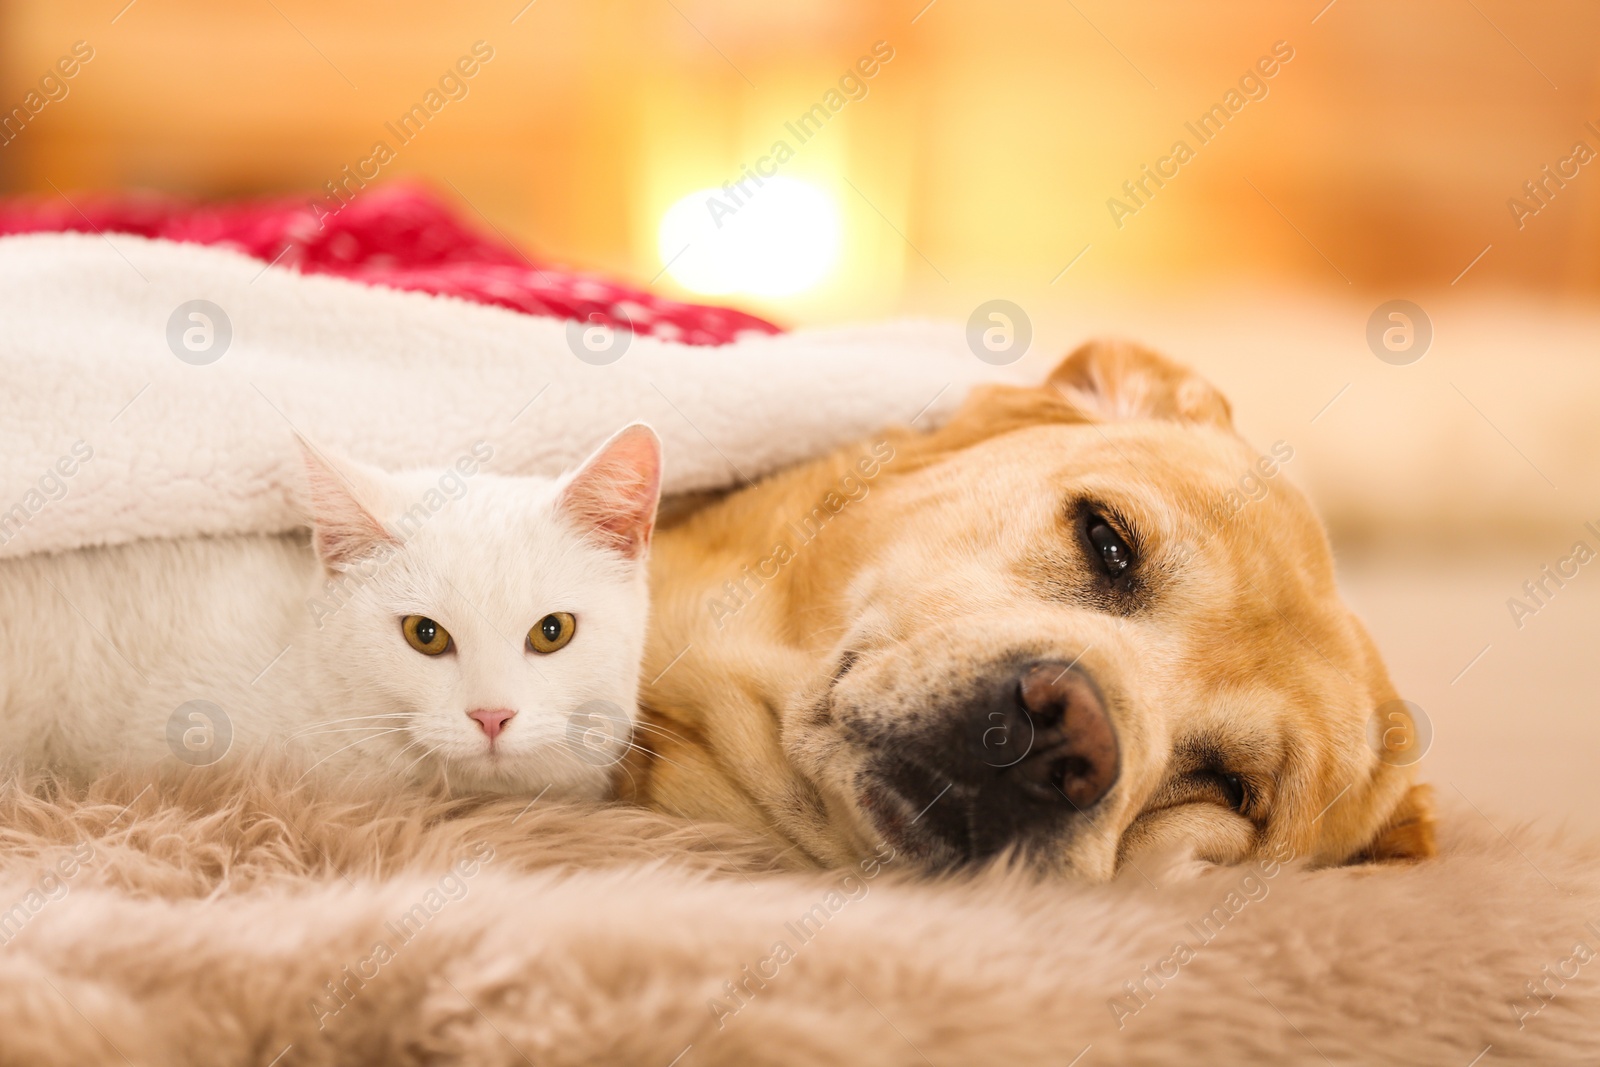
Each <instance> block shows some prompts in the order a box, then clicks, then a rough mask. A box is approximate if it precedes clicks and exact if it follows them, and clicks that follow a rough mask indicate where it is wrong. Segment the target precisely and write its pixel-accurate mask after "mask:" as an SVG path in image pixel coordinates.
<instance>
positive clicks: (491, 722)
mask: <svg viewBox="0 0 1600 1067" xmlns="http://www.w3.org/2000/svg"><path fill="white" fill-rule="evenodd" d="M516 715H517V713H516V712H514V711H512V710H511V709H510V708H474V709H473V710H472V711H469V712H467V718H469V719H475V720H477V723H478V726H479V727H480V728H481V729H482V730H483V732H484V733H485V734H487V735H488V737H489V740H491V741H493V740H494V739H495V738H497V737H499V736H500V732H501V731H502V730H504V729H505V728H506V723H508V722H510V721H511V720H512V719H514V718H516Z"/></svg>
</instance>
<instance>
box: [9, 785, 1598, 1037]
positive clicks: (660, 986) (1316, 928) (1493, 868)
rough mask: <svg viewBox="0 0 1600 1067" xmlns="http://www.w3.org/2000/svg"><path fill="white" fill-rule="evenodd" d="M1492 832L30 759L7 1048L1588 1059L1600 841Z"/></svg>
mask: <svg viewBox="0 0 1600 1067" xmlns="http://www.w3.org/2000/svg"><path fill="white" fill-rule="evenodd" d="M1500 830H1504V831H1505V834H1506V836H1502V835H1501V833H1500ZM1500 830H1497V829H1495V828H1494V827H1492V826H1491V825H1490V824H1489V822H1488V821H1487V820H1486V819H1485V818H1484V817H1483V816H1481V815H1480V814H1478V813H1477V812H1475V811H1474V810H1473V809H1471V808H1470V807H1466V806H1462V807H1461V809H1460V810H1454V809H1451V808H1449V807H1448V805H1447V806H1446V821H1445V833H1444V840H1443V855H1442V856H1441V857H1440V858H1439V859H1437V860H1434V861H1431V862H1428V863H1425V864H1422V865H1419V866H1415V867H1391V868H1386V869H1373V868H1345V869H1339V870H1324V871H1305V870H1299V869H1293V868H1291V867H1288V866H1284V867H1274V866H1271V865H1268V866H1267V867H1265V868H1262V867H1248V868H1235V869H1222V870H1208V871H1204V872H1202V873H1199V874H1198V875H1197V876H1194V877H1185V878H1184V879H1181V880H1174V878H1173V875H1174V874H1175V873H1176V872H1174V871H1172V870H1168V871H1165V872H1163V871H1158V870H1156V869H1154V868H1153V867H1151V866H1146V868H1145V870H1144V871H1143V872H1142V873H1139V872H1130V873H1129V875H1127V876H1125V877H1123V878H1121V879H1119V880H1118V881H1117V882H1115V883H1113V884H1111V885H1108V886H1100V887H1083V886H1072V885H1065V884H1060V883H1039V882H1036V881H1034V880H1033V879H1031V878H1030V877H1027V876H1025V875H1023V874H1020V873H1018V872H1015V871H1011V872H1007V871H990V872H986V873H984V874H981V875H977V876H969V877H965V878H962V879H958V880H951V881H946V882H943V883H939V884H929V883H926V882H923V883H916V882H912V881H908V880H906V879H904V878H903V877H902V876H901V874H900V872H897V871H896V869H895V863H894V860H893V859H892V858H890V859H880V860H872V859H869V860H867V861H866V862H865V863H863V864H862V865H861V866H860V867H858V868H856V869H853V870H851V871H847V872H837V871H836V872H800V871H792V870H785V869H783V861H784V857H782V856H779V855H774V854H773V853H772V852H771V851H770V850H769V849H767V848H766V847H764V846H763V845H761V844H760V843H759V842H755V841H752V840H749V839H747V838H743V837H741V836H740V835H739V834H738V833H736V832H734V831H732V830H729V829H726V828H718V827H711V826H695V825H690V824H685V823H679V822H673V821H669V820H666V819H663V818H658V817H656V816H653V815H650V814H648V813H644V812H639V811H634V810H628V809H622V808H608V809H589V810H580V809H573V808H566V807H552V806H547V805H543V804H533V805H531V806H530V805H527V804H526V802H525V801H522V800H497V801H491V802H481V801H480V802H455V803H451V802H445V801H437V800H424V799H419V798H386V799H372V798H362V797H359V796H355V795H349V796H328V795H322V796H318V795H313V794H312V793H310V792H308V791H304V790H302V791H293V790H291V789H289V788H287V787H285V786H284V785H283V784H282V783H281V782H277V781H274V780H273V778H272V776H271V775H266V774H262V773H256V774H254V775H252V776H250V777H248V778H246V777H239V776H233V777H217V776H212V777H206V776H204V775H197V776H195V777H193V778H191V779H189V780H188V781H187V782H185V783H182V784H177V785H171V786H162V787H160V788H152V789H149V790H147V791H144V792H142V793H141V792H140V790H139V789H138V788H136V787H134V786H129V785H121V784H117V783H106V784H102V785H101V786H99V787H97V788H96V789H94V790H91V791H88V792H80V791H68V790H64V789H62V788H60V787H55V786H50V785H48V784H43V785H41V784H39V783H29V784H12V785H11V786H9V787H6V788H5V789H4V790H3V793H0V1064H6V1065H11V1064H15V1065H18V1067H22V1065H27V1067H40V1065H52V1064H62V1065H68V1064H71V1065H81V1064H101V1063H105V1064H126V1063H132V1064H139V1065H145V1064H150V1065H157V1064H159V1065H179V1064H259V1065H266V1064H275V1065H278V1067H291V1065H304V1064H359V1063H374V1064H376V1063H382V1064H419V1065H420V1064H455V1063H463V1064H475V1065H476V1064H482V1065H500V1064H504V1065H520V1064H537V1065H540V1067H543V1065H547V1064H642V1065H648V1067H669V1065H676V1067H700V1065H706V1064H752V1063H762V1064H811V1063H863V1064H905V1065H907V1067H925V1065H929V1064H936V1065H940V1067H943V1065H955V1064H982V1063H1006V1064H1011V1063H1029V1064H1032V1063H1038V1064H1054V1065H1057V1067H1066V1065H1068V1064H1075V1065H1077V1067H1095V1065H1099V1064H1114V1063H1116V1064H1120V1063H1183V1064H1192V1063H1208V1064H1209V1063H1293V1064H1299V1063H1305V1064H1322V1063H1380V1064H1390V1063H1393V1064H1415V1063H1430V1064H1435V1063H1436V1064H1451V1065H1457V1067H1467V1065H1468V1064H1475V1065H1481V1067H1493V1065H1496V1064H1504V1063H1539V1064H1555V1063H1572V1064H1580V1063H1582V1064H1593V1063H1596V1062H1600V959H1597V958H1596V956H1595V954H1596V951H1600V854H1597V849H1596V846H1595V844H1594V843H1593V842H1582V841H1577V840H1572V839H1563V838H1562V837H1561V836H1560V835H1559V834H1554V833H1550V832H1534V831H1530V830H1526V829H1516V828H1512V827H1501V828H1500ZM1163 882H1170V883H1171V884H1167V885H1164V886H1163V885H1160V884H1158V883H1163ZM1591 924H1593V925H1591ZM1180 945H1181V946H1182V947H1181V948H1180ZM1475 1057H1477V1058H1476V1059H1475Z"/></svg>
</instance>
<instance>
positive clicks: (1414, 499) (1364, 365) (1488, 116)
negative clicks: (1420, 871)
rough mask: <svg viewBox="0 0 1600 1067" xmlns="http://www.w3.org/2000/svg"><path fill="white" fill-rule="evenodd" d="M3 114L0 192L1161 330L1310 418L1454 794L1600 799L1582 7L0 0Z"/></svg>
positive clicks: (1312, 436)
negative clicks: (423, 115)
mask: <svg viewBox="0 0 1600 1067" xmlns="http://www.w3.org/2000/svg"><path fill="white" fill-rule="evenodd" d="M79 42H83V43H82V44H81V45H80V44H79ZM75 49H76V51H75ZM85 50H88V51H90V52H92V57H91V58H88V59H83V53H84V51H85ZM69 56H76V57H77V59H78V60H80V62H78V63H77V64H76V72H75V73H74V74H73V75H72V76H71V77H70V78H63V79H59V80H58V81H52V82H50V83H49V84H48V85H46V86H44V89H48V90H49V91H48V92H47V93H44V95H45V96H46V97H48V100H47V103H46V104H45V105H44V106H42V107H40V108H39V109H38V110H37V111H36V112H35V111H32V110H29V109H28V107H27V106H25V101H26V100H27V99H28V97H29V94H30V93H36V92H42V89H41V79H43V78H44V77H46V76H47V75H50V74H51V72H52V71H55V70H58V69H64V68H58V66H57V64H58V61H60V60H61V59H63V57H69ZM469 56H471V57H474V58H475V62H474V63H472V64H469V65H472V66H474V67H475V72H474V73H473V74H472V75H471V76H470V77H467V76H455V75H452V71H453V70H458V69H464V68H457V66H456V65H457V63H458V61H459V60H461V59H462V58H463V57H469ZM486 57H487V58H486ZM447 77H449V78H450V79H451V80H449V81H443V80H442V79H445V78H447ZM429 92H438V93H439V94H440V97H442V98H443V99H444V104H443V105H442V106H441V107H439V108H437V109H434V110H433V111H431V112H430V117H429V118H428V121H427V122H426V125H425V127H424V128H423V129H421V130H420V132H419V131H416V130H414V129H413V128H411V127H407V126H405V116H407V115H408V114H411V113H412V109H413V107H414V106H416V105H418V104H419V103H422V102H424V101H425V98H426V94H428V93H429ZM440 97H436V98H435V99H436V100H437V99H439V98H440ZM33 99H34V100H38V99H40V96H38V95H36V96H34V97H33ZM0 108H3V109H4V114H5V115H7V116H10V118H6V119H0V142H3V143H0V192H3V193H8V194H30V195H36V196H42V197H50V198H56V197H59V198H75V197H76V195H77V194H79V193H85V194H89V193H93V192H97V191H99V192H103V191H113V190H129V189H140V190H152V191H157V192H162V193H171V194H181V195H185V196H194V197H202V198H227V197H238V196H252V195H260V194H272V195H291V196H298V197H303V198H305V199H306V200H308V201H317V202H321V203H324V204H326V205H328V206H329V207H332V206H336V205H335V200H334V199H333V197H334V196H336V195H338V189H339V188H343V189H345V190H349V189H351V188H353V186H352V185H350V184H348V182H349V179H348V174H349V173H351V171H350V170H347V168H353V169H355V170H356V171H357V172H359V171H361V169H362V168H367V169H366V173H368V174H371V173H372V169H371V168H373V167H376V168H377V171H378V176H377V178H376V179H374V180H376V181H379V182H383V181H393V180H395V179H402V178H404V179H411V180H415V181H420V182H423V183H426V184H428V185H429V186H430V187H431V188H433V189H435V190H436V191H437V192H439V193H440V194H441V195H442V196H444V197H445V198H446V199H447V200H449V201H451V202H452V203H454V204H456V205H457V208H458V210H459V211H460V212H461V214H462V216H463V217H464V218H467V219H468V220H469V221H471V222H472V224H473V225H478V226H482V227H484V228H485V229H488V230H494V231H498V232H499V233H500V234H501V235H503V236H504V237H506V238H508V239H510V240H512V241H515V242H516V243H518V244H520V245H521V246H522V247H523V248H524V249H526V250H528V252H529V253H530V254H533V255H535V256H538V257H543V258H544V259H547V260H550V261H554V262H559V263H563V264H567V265H571V266H576V267H581V268H585V269H592V270H597V271H601V272H605V273H609V274H611V275H614V276H617V277H620V278H623V279H626V280H628V281H631V282H634V283H637V284H641V285H646V286H649V287H651V288H653V289H656V290H658V291H661V292H663V293H666V294H668V295H674V296H678V297H682V298H684V299H697V300H708V301H715V302H726V303H730V304H734V305H737V306H740V307H742V308H745V309H747V310H750V311H753V312H756V313H758V314H761V315H764V316H766V317H769V318H771V319H773V320H775V321H777V322H780V323H782V324H783V325H785V326H790V327H805V326H820V325H827V324H831V323H839V322H848V321H859V320H863V319H879V318H885V317H893V316H905V315H916V316H934V317H942V318H949V319H954V320H957V321H967V320H968V319H969V318H970V317H971V316H973V315H974V314H975V313H980V314H987V313H986V312H981V311H980V306H981V305H985V303H986V302H988V301H992V300H997V299H1000V300H1006V301H1010V302H1011V303H1012V304H1013V305H1014V306H1015V311H1014V312H1011V313H1008V314H1010V315H1011V316H1012V317H1013V318H1018V317H1020V319H1022V320H1026V323H1027V326H1028V328H1029V330H1030V331H1031V341H1030V343H1029V345H1028V346H1027V351H1026V353H1025V354H1024V355H1022V357H1021V358H1022V359H1023V360H1024V361H1025V362H1024V363H1023V364H1022V366H1023V368H1025V369H1031V368H1032V367H1033V366H1034V365H1035V364H1036V365H1037V367H1038V370H1039V371H1040V372H1041V373H1042V371H1043V370H1044V369H1045V368H1046V367H1047V366H1048V365H1050V364H1051V363H1052V362H1053V361H1054V360H1055V359H1056V358H1058V357H1059V356H1060V354H1061V353H1063V352H1064V351H1066V350H1068V349H1069V348H1071V347H1073V346H1075V345H1076V344H1077V343H1079V342H1080V341H1081V340H1082V339H1084V338H1085V337H1087V336H1089V335H1092V334H1099V333H1117V334H1122V335H1125V336H1130V337H1134V338H1136V339H1138V340H1141V341H1143V342H1145V343H1147V344H1150V345H1152V346H1154V347H1156V348H1158V349H1160V350H1162V351H1165V352H1166V353H1168V354H1169V355H1172V356H1175V357H1177V358H1179V359H1182V360H1184V361H1186V362H1189V363H1192V364H1194V365H1195V366H1197V367H1198V368H1199V369H1200V370H1202V371H1203V372H1204V373H1206V374H1207V375H1209V376H1210V377H1211V378H1213V380H1215V381H1216V382H1217V383H1218V384H1219V385H1220V386H1221V387H1222V388H1223V389H1224V391H1225V392H1227V393H1228V394H1229V395H1230V396H1231V397H1232V398H1233V400H1234V404H1235V409H1236V412H1237V415H1238V422H1239V425H1240V427H1241V429H1242V430H1243V432H1244V433H1245V434H1246V436H1247V437H1249V438H1250V439H1251V440H1253V441H1254V442H1255V443H1256V444H1257V445H1259V446H1261V447H1263V448H1265V447H1266V446H1268V445H1269V444H1271V443H1272V442H1273V441H1277V440H1282V441H1286V442H1288V443H1289V444H1290V445H1291V446H1292V447H1293V448H1294V450H1295V458H1294V459H1293V461H1291V462H1290V463H1289V464H1288V466H1287V470H1288V473H1289V475H1290V476H1291V477H1292V478H1293V479H1295V480H1296V481H1298V482H1299V483H1300V484H1301V485H1303V486H1304V487H1306V488H1307V489H1308V491H1309V492H1310V493H1311V494H1312V496H1313V497H1314V499H1315V500H1316V501H1317V503H1318V506H1319V507H1320V509H1321V510H1322V512H1323V513H1324V515H1325V516H1326V517H1327V519H1328V521H1329V524H1330V528H1331V530H1332V531H1333V535H1334V540H1335V547H1336V550H1337V551H1338V554H1339V557H1340V561H1341V567H1342V574H1343V581H1344V583H1345V585H1346V587H1347V590H1348V593H1349V595H1350V597H1351V599H1352V600H1353V602H1354V603H1355V604H1356V605H1357V607H1358V609H1359V610H1360V611H1361V612H1362V613H1363V614H1364V615H1365V616H1366V617H1367V618H1368V620H1369V622H1370V623H1371V625H1372V627H1373V629H1374V631H1375V632H1376V634H1377V637H1378V639H1379V642H1380V644H1381V645H1382V646H1383V647H1384V648H1385V649H1386V651H1387V653H1388V655H1389V659H1390V663H1391V666H1392V668H1393V672H1394V674H1395V677H1396V681H1397V684H1398V686H1399V688H1400V691H1401V694H1402V695H1403V696H1405V697H1406V698H1407V699H1410V700H1412V701H1414V702H1415V703H1416V704H1418V705H1419V706H1420V707H1421V708H1422V709H1423V710H1424V712H1425V713H1426V715H1427V716H1428V718H1429V719H1430V720H1431V722H1432V726H1433V735H1434V736H1433V740H1432V744H1431V747H1430V749H1429V751H1428V753H1427V756H1426V757H1425V762H1424V764H1423V766H1424V770H1425V776H1426V777H1428V778H1430V779H1432V780H1433V781H1435V782H1436V783H1437V784H1438V786H1439V788H1440V790H1441V791H1442V793H1443V794H1444V798H1445V799H1446V801H1447V802H1452V803H1455V804H1456V805H1458V806H1462V805H1461V801H1462V800H1463V799H1464V800H1465V801H1467V802H1468V804H1469V805H1470V806H1465V807H1464V810H1465V811H1466V812H1467V813H1468V814H1469V815H1472V808H1473V807H1476V808H1479V809H1481V812H1482V815H1472V817H1488V818H1491V819H1492V820H1493V821H1494V822H1495V824H1496V825H1497V826H1499V827H1500V828H1502V829H1508V828H1509V827H1510V825H1511V824H1512V822H1513V821H1515V820H1518V819H1523V818H1531V817H1534V816H1545V817H1549V816H1551V815H1552V814H1554V815H1557V816H1562V817H1566V818H1569V819H1570V820H1573V821H1575V822H1578V823H1582V824H1586V825H1589V826H1600V776H1596V775H1595V774H1594V771H1593V756H1594V754H1595V752H1596V751H1597V750H1600V716H1597V715H1596V714H1595V713H1594V693H1595V689H1596V682H1597V681H1600V670H1597V668H1596V662H1595V661H1596V654H1595V653H1596V649H1595V635H1596V634H1597V633H1600V563H1593V564H1585V565H1578V564H1571V565H1569V569H1571V568H1572V567H1575V568H1576V573H1575V575H1573V576H1569V577H1566V578H1563V579H1562V580H1561V582H1560V584H1557V583H1556V582H1554V581H1552V580H1550V579H1548V578H1546V577H1545V574H1544V572H1543V571H1542V568H1544V567H1545V566H1546V565H1547V564H1548V565H1551V566H1555V565H1556V564H1557V563H1558V561H1560V560H1562V559H1564V558H1568V557H1571V556H1572V554H1573V550H1574V547H1575V545H1576V543H1577V542H1579V541H1583V542H1585V543H1586V544H1587V545H1588V547H1589V548H1590V549H1592V550H1594V551H1595V552H1597V553H1600V462H1597V460H1596V457H1597V454H1600V430H1597V424H1600V358H1597V357H1600V311H1597V308H1596V299H1597V298H1600V162H1596V159H1597V158H1600V6H1597V5H1595V4H1593V3H1586V2H1579V0H1573V2H1556V0H1552V2H1548V3H1541V4H1538V5H1521V4H1513V3H1510V2H1509V0H1419V2H1414V3H1407V4H1404V5H1396V4H1390V3H1381V2H1378V0H1333V2H1331V3H1329V2H1328V0H1309V2H1304V3H1302V2H1298V0H1295V2H1284V0H1276V2H1271V3H1268V2H1242V0H1232V2H1228V3H1222V4H1211V5H1191V4H1180V3H1144V2H1116V3H1113V2H1111V0H1068V2H1064V3H1044V2H1033V0H1017V2H985V3H982V4H980V3H975V2H973V0H932V2H931V3H930V2H928V0H905V2H900V0H894V2H889V0H851V2H848V3H846V2H844V0H806V2H800V0H793V2H790V0H767V2H763V3H753V2H743V3H741V2H736V0H584V2H583V3H578V2H575V0H532V2H529V0H497V2H493V3H490V2H477V0H458V2H454V3H450V4H438V3H426V4H425V3H420V2H411V0H387V2H383V3H377V2H370V3H362V2H337V0H335V2H330V0H322V2H318V3H312V2H308V0H232V2H229V3H216V2H214V0H133V2H132V3H129V2H128V0H49V2H44V0H37V2H24V0H0ZM17 108H22V109H23V110H22V112H20V113H19V112H18V111H17V110H16V109H17ZM379 142H382V143H383V144H384V145H385V146H386V148H387V149H389V151H388V152H386V153H384V156H385V158H382V159H379V160H377V161H376V162H374V159H375V148H376V146H377V144H378V143H379ZM1179 142H1182V145H1183V149H1182V150H1181V151H1180V150H1179V149H1178V144H1179ZM752 174H754V175H755V177H751V175H752ZM758 179H759V184H758V183H757V180H758ZM341 182H344V183H346V184H344V185H342V186H340V184H339V183H341ZM1393 301H1406V302H1408V303H1407V304H1406V305H1392V303H1391V302H1393ZM1396 307H1398V308H1399V309H1400V310H1399V312H1398V314H1400V315H1401V316H1402V317H1401V318H1398V319H1397V318H1394V317H1393V315H1394V314H1396V313H1397V312H1396V310H1395V309H1396ZM986 321H989V320H986ZM1011 325H1012V326H1015V325H1016V323H1015V322H1013V323H1012V324H1011ZM1393 331H1398V332H1393ZM841 387H848V383H841ZM1589 522H1593V523H1594V524H1595V525H1594V528H1593V529H1590V528H1589V527H1587V526H1586V523H1589ZM1591 572H1592V573H1591ZM1540 581H1542V582H1543V587H1542V589H1539V590H1536V592H1535V593H1534V594H1530V593H1529V592H1528V591H1527V588H1526V586H1525V583H1528V582H1540ZM1516 602H1520V603H1521V604H1522V605H1523V606H1524V608H1525V609H1529V610H1521V611H1519V610H1517V609H1516V607H1515V603H1516Z"/></svg>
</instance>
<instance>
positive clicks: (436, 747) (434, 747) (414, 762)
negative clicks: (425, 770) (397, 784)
mask: <svg viewBox="0 0 1600 1067" xmlns="http://www.w3.org/2000/svg"><path fill="white" fill-rule="evenodd" d="M442 747H443V746H442V745H429V746H428V748H427V749H425V750H424V751H423V753H422V755H420V756H418V757H417V758H416V759H414V760H412V761H411V762H410V763H408V764H406V769H405V770H403V771H401V772H400V774H401V775H402V776H404V775H408V774H410V773H411V768H412V767H415V766H416V765H417V764H419V763H421V762H422V761H423V760H425V759H427V758H428V757H429V756H431V755H433V754H434V753H435V752H437V751H439V749H440V748H442ZM445 784H446V785H448V784H449V780H448V779H446V782H445Z"/></svg>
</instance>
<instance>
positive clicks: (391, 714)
mask: <svg viewBox="0 0 1600 1067" xmlns="http://www.w3.org/2000/svg"><path fill="white" fill-rule="evenodd" d="M411 716H412V713H411V712H409V711H386V712H384V713H383V714H382V715H351V716H349V717H348V718H344V719H323V720H322V721H321V722H313V723H308V724H307V725H305V726H302V727H300V729H298V730H295V731H293V732H292V733H290V734H289V736H290V737H299V736H300V735H301V734H308V733H313V732H315V731H317V730H319V729H321V728H322V727H324V726H338V725H341V724H343V723H347V722H368V721H371V720H373V719H396V718H401V717H408V718H409V717H411Z"/></svg>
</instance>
